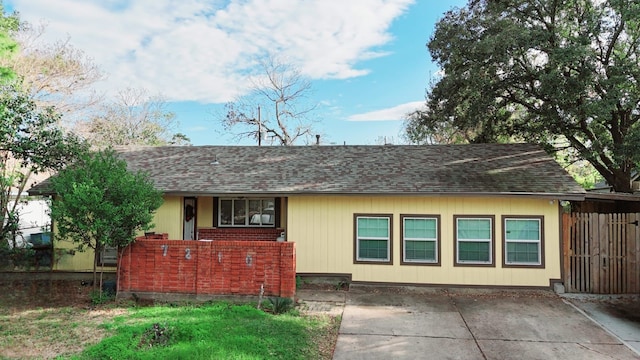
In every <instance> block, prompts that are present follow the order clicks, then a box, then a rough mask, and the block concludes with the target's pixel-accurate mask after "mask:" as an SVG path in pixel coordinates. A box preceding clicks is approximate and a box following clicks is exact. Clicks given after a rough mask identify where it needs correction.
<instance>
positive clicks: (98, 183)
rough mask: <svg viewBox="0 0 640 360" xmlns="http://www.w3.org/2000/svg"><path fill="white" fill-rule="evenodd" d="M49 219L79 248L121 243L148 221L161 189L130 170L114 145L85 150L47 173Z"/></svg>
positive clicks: (145, 227)
mask: <svg viewBox="0 0 640 360" xmlns="http://www.w3.org/2000/svg"><path fill="white" fill-rule="evenodd" d="M51 183H52V189H53V191H54V192H55V194H56V199H55V200H54V201H53V202H52V205H51V218H52V219H53V221H54V222H55V224H56V230H57V235H56V236H58V237H59V238H60V239H68V240H71V241H73V242H74V243H75V244H76V245H77V248H78V250H85V249H87V248H90V249H94V250H96V249H101V248H102V247H104V246H113V247H124V246H126V245H128V244H130V243H131V242H133V241H134V238H135V235H136V233H137V232H139V231H144V230H148V229H149V228H150V227H151V226H152V221H153V213H154V212H155V211H156V209H158V208H159V207H160V205H161V204H162V194H161V193H160V192H159V191H158V190H156V189H155V188H154V186H153V183H152V182H151V180H150V179H149V178H148V176H147V175H146V174H144V173H140V172H139V173H131V172H129V171H128V170H127V164H126V163H125V161H124V160H122V159H120V158H118V157H117V155H116V153H115V152H114V151H113V150H110V149H106V150H103V151H99V152H93V153H87V154H86V155H84V156H83V157H82V158H81V160H79V161H77V162H76V163H74V164H73V165H72V166H68V167H66V168H65V169H63V170H62V171H60V172H59V173H58V174H57V175H56V176H54V177H52V178H51Z"/></svg>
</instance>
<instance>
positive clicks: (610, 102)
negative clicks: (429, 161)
mask: <svg viewBox="0 0 640 360" xmlns="http://www.w3.org/2000/svg"><path fill="white" fill-rule="evenodd" d="M428 48H429V51H430V53H431V56H432V58H433V59H434V60H435V61H436V62H437V63H438V64H439V65H440V66H441V68H442V71H443V74H442V76H441V77H440V78H439V79H438V80H437V81H435V82H434V83H433V84H432V86H431V87H430V88H429V89H428V91H427V108H428V109H427V110H426V111H424V112H422V113H420V114H417V115H416V116H413V117H411V118H410V119H409V121H408V123H407V130H408V136H409V137H410V139H412V140H413V141H423V140H425V139H429V138H433V135H434V134H437V132H438V131H439V129H441V128H447V129H451V128H453V129H456V130H457V131H458V132H459V133H460V134H464V136H465V137H468V139H469V140H470V141H472V142H497V141H529V142H537V143H541V144H543V145H545V146H546V147H547V149H548V150H549V151H559V150H562V151H563V153H564V154H568V156H569V157H571V158H573V159H582V160H587V161H588V162H589V163H590V164H591V165H593V167H594V168H595V169H596V170H597V171H598V172H599V173H600V174H601V175H602V176H603V177H604V178H605V180H606V181H607V182H608V183H609V184H610V185H611V186H612V187H613V189H614V190H615V191H618V192H631V191H632V189H631V183H630V179H631V176H632V174H633V171H634V169H637V167H638V165H639V164H640V150H639V149H640V122H639V120H640V3H639V2H637V1H629V0H602V1H594V0H572V1H562V0H560V1H558V0H527V1H522V0H472V1H470V2H469V3H468V5H467V6H465V7H464V8H461V9H454V10H451V11H449V12H447V13H446V14H445V15H444V17H443V18H442V19H441V20H440V21H439V22H438V24H437V25H436V30H435V32H434V34H433V37H432V38H431V39H430V41H429V43H428Z"/></svg>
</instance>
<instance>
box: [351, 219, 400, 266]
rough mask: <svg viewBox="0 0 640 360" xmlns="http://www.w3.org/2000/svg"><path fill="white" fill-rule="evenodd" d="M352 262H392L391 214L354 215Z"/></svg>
mask: <svg viewBox="0 0 640 360" xmlns="http://www.w3.org/2000/svg"><path fill="white" fill-rule="evenodd" d="M354 218H355V229H354V232H355V234H354V238H355V244H354V248H355V249H354V250H355V252H354V262H355V263H383V264H392V260H391V259H392V256H391V249H392V244H391V234H392V229H391V215H357V214H356V215H354Z"/></svg>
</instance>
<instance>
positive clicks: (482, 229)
mask: <svg viewBox="0 0 640 360" xmlns="http://www.w3.org/2000/svg"><path fill="white" fill-rule="evenodd" d="M454 219H455V222H454V223H455V236H456V241H455V260H456V261H455V265H457V266H461V265H471V266H494V217H493V216H455V217H454Z"/></svg>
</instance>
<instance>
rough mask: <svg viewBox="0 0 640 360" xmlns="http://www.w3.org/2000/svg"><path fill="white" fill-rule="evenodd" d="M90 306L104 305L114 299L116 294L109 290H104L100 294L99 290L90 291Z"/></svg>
mask: <svg viewBox="0 0 640 360" xmlns="http://www.w3.org/2000/svg"><path fill="white" fill-rule="evenodd" d="M89 298H90V299H91V304H93V305H100V304H105V303H108V302H111V301H114V300H115V299H116V293H115V292H113V291H111V290H104V291H102V292H100V289H95V290H91V292H90V293H89Z"/></svg>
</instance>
